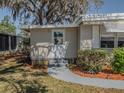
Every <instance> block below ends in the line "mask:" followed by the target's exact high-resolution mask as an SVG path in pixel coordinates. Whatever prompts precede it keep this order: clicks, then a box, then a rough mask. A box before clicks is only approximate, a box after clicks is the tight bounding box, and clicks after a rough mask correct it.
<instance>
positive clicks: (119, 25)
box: [104, 22, 124, 32]
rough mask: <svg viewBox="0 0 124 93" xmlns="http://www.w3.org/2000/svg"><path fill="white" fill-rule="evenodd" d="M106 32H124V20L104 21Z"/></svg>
mask: <svg viewBox="0 0 124 93" xmlns="http://www.w3.org/2000/svg"><path fill="white" fill-rule="evenodd" d="M104 26H105V29H106V32H124V22H104Z"/></svg>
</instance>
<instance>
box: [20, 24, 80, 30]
mask: <svg viewBox="0 0 124 93" xmlns="http://www.w3.org/2000/svg"><path fill="white" fill-rule="evenodd" d="M70 27H78V25H76V24H67V25H66V24H65V25H43V26H41V25H25V26H22V27H21V29H22V30H27V31H29V32H30V30H31V29H35V28H38V29H48V28H70Z"/></svg>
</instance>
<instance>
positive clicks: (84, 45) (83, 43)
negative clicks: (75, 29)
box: [80, 24, 92, 50]
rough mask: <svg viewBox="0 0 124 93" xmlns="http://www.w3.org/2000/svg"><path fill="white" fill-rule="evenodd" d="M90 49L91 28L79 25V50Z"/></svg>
mask: <svg viewBox="0 0 124 93" xmlns="http://www.w3.org/2000/svg"><path fill="white" fill-rule="evenodd" d="M91 48H92V26H91V25H83V24H81V25H80V49H81V50H83V49H91Z"/></svg>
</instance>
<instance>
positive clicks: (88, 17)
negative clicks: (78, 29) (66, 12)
mask: <svg viewBox="0 0 124 93" xmlns="http://www.w3.org/2000/svg"><path fill="white" fill-rule="evenodd" d="M109 20H124V13H107V14H83V15H80V16H79V17H77V18H76V20H75V21H74V24H80V23H81V22H87V21H91V22H92V21H109Z"/></svg>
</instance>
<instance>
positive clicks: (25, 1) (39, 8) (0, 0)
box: [0, 0, 103, 25]
mask: <svg viewBox="0 0 124 93" xmlns="http://www.w3.org/2000/svg"><path fill="white" fill-rule="evenodd" d="M102 4H103V0H0V7H1V8H3V7H7V8H9V9H11V10H12V15H13V18H14V19H16V17H19V18H20V20H22V19H24V24H40V25H46V24H65V23H71V22H73V21H74V19H75V18H76V17H77V16H79V15H80V14H85V13H86V12H87V11H88V10H89V9H90V8H91V6H92V5H94V6H96V8H97V9H98V8H99V7H100V6H101V5H102Z"/></svg>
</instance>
